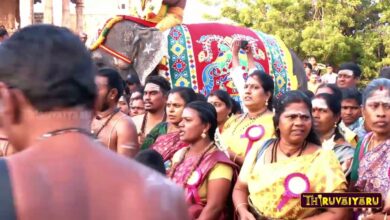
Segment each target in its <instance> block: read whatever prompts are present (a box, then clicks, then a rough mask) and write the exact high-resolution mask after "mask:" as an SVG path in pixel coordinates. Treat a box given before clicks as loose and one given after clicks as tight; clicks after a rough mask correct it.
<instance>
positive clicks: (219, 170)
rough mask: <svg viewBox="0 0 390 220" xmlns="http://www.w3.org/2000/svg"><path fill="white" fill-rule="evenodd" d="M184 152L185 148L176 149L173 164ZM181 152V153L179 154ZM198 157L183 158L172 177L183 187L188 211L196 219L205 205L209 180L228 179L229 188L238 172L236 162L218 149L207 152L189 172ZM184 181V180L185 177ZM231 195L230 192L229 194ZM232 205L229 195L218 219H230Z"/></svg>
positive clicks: (232, 209)
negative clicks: (229, 182)
mask: <svg viewBox="0 0 390 220" xmlns="http://www.w3.org/2000/svg"><path fill="white" fill-rule="evenodd" d="M184 152H185V148H183V149H182V150H180V151H178V152H177V153H176V154H175V155H174V157H173V159H172V163H173V166H174V164H175V163H176V162H178V161H177V158H180V156H181V155H183V153H184ZM180 154H181V155H180ZM198 159H199V157H197V156H193V157H188V158H186V159H184V161H183V162H182V163H180V165H178V166H177V168H176V172H175V173H174V176H173V177H172V180H173V181H174V182H175V183H177V184H179V185H181V186H183V187H184V189H185V195H186V201H187V203H188V204H189V213H190V216H191V218H192V219H197V218H198V217H199V216H200V214H201V213H202V210H203V209H204V207H205V206H206V205H207V184H208V182H209V181H211V180H214V179H228V180H230V181H231V183H232V184H231V185H232V186H231V190H232V189H233V184H234V183H235V179H236V177H237V174H238V167H237V165H236V164H234V163H233V162H231V161H230V160H229V159H228V158H227V156H226V155H225V154H224V153H223V152H221V151H219V150H214V151H212V152H210V153H207V154H206V155H205V156H204V158H203V159H202V161H201V162H200V164H199V166H197V167H196V169H195V170H194V171H193V172H192V173H191V170H192V168H193V166H194V163H196V162H197V161H198ZM188 175H190V178H188V181H187V182H186V183H185V182H184V181H185V180H186V179H187V177H188ZM229 195H231V192H230V194H229ZM233 211H234V207H233V204H232V201H231V196H228V201H227V204H226V208H225V210H224V211H223V213H222V214H221V216H220V217H219V218H218V220H226V219H232V217H233Z"/></svg>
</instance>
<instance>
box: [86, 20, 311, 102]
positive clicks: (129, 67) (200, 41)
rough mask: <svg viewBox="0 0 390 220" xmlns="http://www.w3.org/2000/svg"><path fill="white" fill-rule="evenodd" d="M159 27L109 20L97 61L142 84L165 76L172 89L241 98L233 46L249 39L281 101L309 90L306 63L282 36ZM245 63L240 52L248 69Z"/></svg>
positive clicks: (209, 26) (215, 27)
mask: <svg viewBox="0 0 390 220" xmlns="http://www.w3.org/2000/svg"><path fill="white" fill-rule="evenodd" d="M154 25H155V24H154V23H151V22H147V21H144V20H141V19H138V18H134V17H131V16H117V17H114V18H112V19H110V20H109V21H107V23H106V24H105V26H104V28H103V29H102V30H101V32H100V35H99V38H98V40H97V41H96V42H95V43H94V44H93V45H92V47H91V51H92V57H93V59H94V60H95V62H96V63H97V64H98V66H108V67H114V68H117V69H118V70H119V71H120V73H121V76H122V77H123V78H126V77H127V75H129V74H130V75H135V74H136V75H137V76H138V77H139V79H140V81H141V82H142V83H143V82H144V81H145V78H146V77H147V76H148V75H150V74H160V75H163V76H165V77H166V78H167V79H168V80H169V81H170V82H171V84H172V86H173V87H177V86H186V87H191V88H193V89H194V90H195V91H196V92H198V93H202V94H203V95H205V96H207V95H208V94H210V92H212V91H214V90H216V89H223V90H226V91H228V92H229V94H231V95H232V97H234V98H237V96H238V92H237V90H236V89H235V87H234V83H233V82H232V80H231V77H230V76H229V74H230V72H231V71H232V64H231V63H232V52H231V47H232V44H233V42H234V41H236V40H246V41H248V46H249V47H250V49H251V50H252V52H253V54H254V59H255V64H256V66H257V68H258V69H260V70H263V71H264V72H266V73H267V74H270V75H271V76H272V78H273V79H274V84H275V91H274V95H275V96H276V97H278V96H280V95H281V94H283V93H284V92H285V91H288V90H295V89H300V90H306V89H307V78H306V75H305V71H304V68H303V64H302V61H301V60H300V59H299V58H298V56H297V55H296V54H295V53H294V52H293V51H291V50H289V49H288V48H287V47H286V46H285V44H284V43H283V42H282V41H281V40H280V39H279V38H278V37H275V36H271V35H268V34H265V33H262V32H259V31H254V30H250V29H248V28H245V27H237V26H233V25H227V24H219V23H204V24H182V25H177V26H175V27H173V28H171V29H170V30H168V31H166V32H161V31H159V30H158V29H156V28H154ZM246 62H247V60H246V56H245V53H244V52H243V51H241V52H240V65H242V67H243V69H245V68H244V66H245V65H246ZM246 75H247V73H246V74H243V77H245V76H246Z"/></svg>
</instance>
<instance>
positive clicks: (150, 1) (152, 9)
mask: <svg viewBox="0 0 390 220" xmlns="http://www.w3.org/2000/svg"><path fill="white" fill-rule="evenodd" d="M142 2H143V1H142V0H135V1H133V4H134V7H135V8H134V10H135V13H136V14H137V16H138V17H140V18H142V19H153V18H155V17H156V16H157V14H158V13H159V11H160V9H161V6H162V0H144V2H145V7H142Z"/></svg>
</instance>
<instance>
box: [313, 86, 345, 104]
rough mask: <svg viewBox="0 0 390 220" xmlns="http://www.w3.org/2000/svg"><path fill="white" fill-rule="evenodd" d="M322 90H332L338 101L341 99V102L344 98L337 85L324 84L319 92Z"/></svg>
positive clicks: (319, 87)
mask: <svg viewBox="0 0 390 220" xmlns="http://www.w3.org/2000/svg"><path fill="white" fill-rule="evenodd" d="M321 88H329V89H330V90H332V92H333V95H335V96H336V97H337V99H339V100H341V99H342V97H343V94H342V92H341V89H340V88H339V87H337V85H336V84H330V83H324V84H321V85H320V86H318V88H317V90H318V89H321Z"/></svg>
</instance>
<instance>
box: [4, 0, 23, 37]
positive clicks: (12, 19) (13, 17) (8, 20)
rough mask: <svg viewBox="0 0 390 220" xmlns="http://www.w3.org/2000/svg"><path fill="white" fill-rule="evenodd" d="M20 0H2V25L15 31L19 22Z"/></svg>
mask: <svg viewBox="0 0 390 220" xmlns="http://www.w3.org/2000/svg"><path fill="white" fill-rule="evenodd" d="M17 15H19V6H18V0H0V25H4V26H5V27H6V28H7V30H9V31H10V32H13V31H14V30H15V29H16V27H17V25H18V23H19V16H17Z"/></svg>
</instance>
